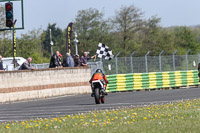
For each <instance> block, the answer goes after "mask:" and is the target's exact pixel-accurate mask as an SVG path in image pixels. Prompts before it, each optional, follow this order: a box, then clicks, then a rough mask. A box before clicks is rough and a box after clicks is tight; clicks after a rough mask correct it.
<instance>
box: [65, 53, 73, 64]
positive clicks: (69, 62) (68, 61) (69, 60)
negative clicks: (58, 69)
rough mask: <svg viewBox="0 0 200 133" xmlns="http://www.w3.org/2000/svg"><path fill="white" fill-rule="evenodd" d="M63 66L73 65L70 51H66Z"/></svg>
mask: <svg viewBox="0 0 200 133" xmlns="http://www.w3.org/2000/svg"><path fill="white" fill-rule="evenodd" d="M65 67H74V59H73V58H72V56H71V55H70V53H66V58H65Z"/></svg>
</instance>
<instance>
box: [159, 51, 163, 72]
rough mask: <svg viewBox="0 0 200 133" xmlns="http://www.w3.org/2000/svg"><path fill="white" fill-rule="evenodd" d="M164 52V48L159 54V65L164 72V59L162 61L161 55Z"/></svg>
mask: <svg viewBox="0 0 200 133" xmlns="http://www.w3.org/2000/svg"><path fill="white" fill-rule="evenodd" d="M163 53H164V50H162V51H161V52H160V54H159V66H160V72H162V61H161V56H162V54H163Z"/></svg>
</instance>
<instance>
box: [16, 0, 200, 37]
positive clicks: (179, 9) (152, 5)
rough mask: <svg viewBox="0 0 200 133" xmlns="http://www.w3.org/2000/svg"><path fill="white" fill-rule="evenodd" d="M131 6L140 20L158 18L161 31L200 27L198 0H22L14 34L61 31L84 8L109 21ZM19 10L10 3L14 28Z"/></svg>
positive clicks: (199, 3) (18, 5) (18, 7)
mask: <svg viewBox="0 0 200 133" xmlns="http://www.w3.org/2000/svg"><path fill="white" fill-rule="evenodd" d="M131 4H134V5H135V6H136V7H137V8H139V9H141V10H142V11H143V12H144V13H145V14H144V19H148V18H149V17H151V16H153V15H157V17H160V18H161V26H163V27H168V26H175V25H186V26H190V25H198V24H200V1H199V0H24V13H25V29H24V30H23V31H17V34H18V35H19V34H21V33H26V32H27V31H29V30H32V29H38V28H40V27H41V28H42V29H46V28H47V25H48V23H51V24H53V23H56V24H57V26H58V27H60V28H62V29H64V28H65V27H66V26H67V25H68V23H69V22H71V21H73V20H74V18H75V16H76V14H77V11H79V10H83V9H88V8H97V9H98V10H100V11H103V12H104V14H105V18H108V17H112V16H114V15H115V11H116V10H119V8H120V7H121V6H122V5H125V6H128V5H131ZM20 10H21V7H20V4H19V2H14V15H15V18H17V20H18V21H17V27H19V26H20V25H21V21H20V18H21V15H20V14H21V13H20Z"/></svg>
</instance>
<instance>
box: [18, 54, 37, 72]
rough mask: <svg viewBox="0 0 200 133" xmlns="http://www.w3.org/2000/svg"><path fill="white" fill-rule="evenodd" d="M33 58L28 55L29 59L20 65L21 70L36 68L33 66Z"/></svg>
mask: <svg viewBox="0 0 200 133" xmlns="http://www.w3.org/2000/svg"><path fill="white" fill-rule="evenodd" d="M31 62H32V58H31V57H28V59H27V60H26V61H25V62H24V63H23V64H22V65H21V66H20V67H19V70H27V69H29V70H31V69H35V68H34V67H32V66H31Z"/></svg>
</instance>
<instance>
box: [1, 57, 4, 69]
mask: <svg viewBox="0 0 200 133" xmlns="http://www.w3.org/2000/svg"><path fill="white" fill-rule="evenodd" d="M3 70H4V68H3V61H2V55H0V71H3Z"/></svg>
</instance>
